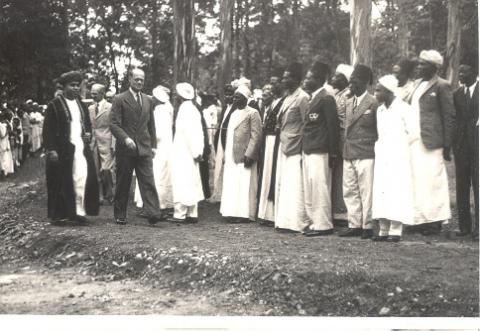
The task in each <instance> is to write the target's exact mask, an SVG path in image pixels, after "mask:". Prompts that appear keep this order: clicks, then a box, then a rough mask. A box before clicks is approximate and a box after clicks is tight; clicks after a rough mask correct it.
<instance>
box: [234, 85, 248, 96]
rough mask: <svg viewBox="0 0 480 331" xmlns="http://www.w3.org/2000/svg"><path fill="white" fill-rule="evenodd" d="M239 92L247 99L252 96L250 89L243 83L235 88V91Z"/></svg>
mask: <svg viewBox="0 0 480 331" xmlns="http://www.w3.org/2000/svg"><path fill="white" fill-rule="evenodd" d="M237 92H238V93H240V94H241V95H243V96H244V97H245V98H247V99H250V97H251V96H252V92H251V91H250V89H249V88H248V87H247V86H245V85H240V86H239V87H238V88H237V89H236V90H235V93H237Z"/></svg>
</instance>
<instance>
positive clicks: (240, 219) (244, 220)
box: [230, 217, 250, 224]
mask: <svg viewBox="0 0 480 331" xmlns="http://www.w3.org/2000/svg"><path fill="white" fill-rule="evenodd" d="M230 223H233V224H240V223H250V220H249V219H248V218H243V217H232V219H231V220H230Z"/></svg>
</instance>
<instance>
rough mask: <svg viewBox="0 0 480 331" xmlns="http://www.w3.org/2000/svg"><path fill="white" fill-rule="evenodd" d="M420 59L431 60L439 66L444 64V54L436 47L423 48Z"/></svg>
mask: <svg viewBox="0 0 480 331" xmlns="http://www.w3.org/2000/svg"><path fill="white" fill-rule="evenodd" d="M419 58H420V59H422V60H425V61H427V62H430V63H431V64H434V65H435V66H437V67H441V66H442V65H443V56H442V55H441V54H440V53H439V52H438V51H436V50H434V49H429V50H423V51H421V52H420V56H419Z"/></svg>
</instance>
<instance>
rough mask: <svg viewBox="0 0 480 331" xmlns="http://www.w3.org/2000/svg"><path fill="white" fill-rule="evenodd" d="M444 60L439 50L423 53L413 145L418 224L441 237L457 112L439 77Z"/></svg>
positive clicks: (447, 216)
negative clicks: (448, 167)
mask: <svg viewBox="0 0 480 331" xmlns="http://www.w3.org/2000/svg"><path fill="white" fill-rule="evenodd" d="M442 65H443V58H442V56H441V55H440V53H438V52H437V51H435V50H424V51H422V52H421V53H420V56H419V62H418V73H419V76H420V79H418V80H417V81H416V82H415V88H414V92H413V94H412V95H411V97H410V99H409V103H410V104H411V105H412V108H413V112H412V115H413V116H414V117H413V120H412V123H413V126H412V134H413V136H414V140H413V142H412V144H411V148H410V152H411V160H412V169H413V188H414V203H415V216H414V221H415V224H421V225H422V227H421V230H422V233H423V234H424V235H431V234H437V233H439V232H440V230H441V223H442V221H445V222H446V221H447V220H448V219H450V218H451V210H450V197H449V193H448V178H447V169H446V167H445V161H450V159H451V157H450V149H451V147H452V139H453V135H454V130H455V129H454V128H455V118H454V116H455V110H454V107H453V94H452V89H451V87H450V84H449V83H448V82H447V81H446V80H444V79H442V78H440V77H438V75H437V71H438V69H439V68H441V66H442Z"/></svg>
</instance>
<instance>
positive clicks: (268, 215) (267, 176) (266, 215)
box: [258, 135, 275, 222]
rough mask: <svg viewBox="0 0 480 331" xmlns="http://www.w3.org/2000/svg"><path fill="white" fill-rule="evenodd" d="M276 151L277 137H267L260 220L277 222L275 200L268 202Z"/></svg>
mask: <svg viewBox="0 0 480 331" xmlns="http://www.w3.org/2000/svg"><path fill="white" fill-rule="evenodd" d="M274 149H275V136H272V135H267V136H266V138H265V152H264V159H263V174H262V186H261V190H260V200H259V203H258V218H259V219H262V220H267V221H272V222H273V221H275V206H274V203H273V200H268V194H269V193H270V183H271V181H272V165H273V162H274V161H275V160H273V152H274Z"/></svg>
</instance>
